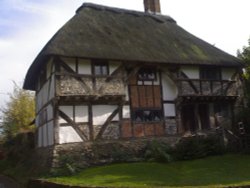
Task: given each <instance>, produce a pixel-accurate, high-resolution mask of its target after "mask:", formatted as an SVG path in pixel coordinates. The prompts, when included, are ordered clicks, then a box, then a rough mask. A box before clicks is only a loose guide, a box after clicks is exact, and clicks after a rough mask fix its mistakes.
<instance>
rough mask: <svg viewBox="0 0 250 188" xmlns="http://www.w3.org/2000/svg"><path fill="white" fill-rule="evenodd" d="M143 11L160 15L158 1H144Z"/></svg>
mask: <svg viewBox="0 0 250 188" xmlns="http://www.w3.org/2000/svg"><path fill="white" fill-rule="evenodd" d="M144 9H145V12H149V13H153V14H160V13H161V6H160V0H144Z"/></svg>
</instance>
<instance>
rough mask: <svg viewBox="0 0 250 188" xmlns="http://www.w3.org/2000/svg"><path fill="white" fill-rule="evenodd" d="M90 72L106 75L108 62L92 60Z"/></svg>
mask: <svg viewBox="0 0 250 188" xmlns="http://www.w3.org/2000/svg"><path fill="white" fill-rule="evenodd" d="M92 65H93V67H92V69H93V70H92V72H93V74H94V75H108V74H109V71H108V63H107V62H106V61H94V62H93V64H92Z"/></svg>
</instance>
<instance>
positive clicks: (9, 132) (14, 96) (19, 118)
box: [1, 83, 35, 141]
mask: <svg viewBox="0 0 250 188" xmlns="http://www.w3.org/2000/svg"><path fill="white" fill-rule="evenodd" d="M1 112H2V127H3V135H4V138H5V139H6V141H10V140H11V139H12V138H13V137H14V136H16V135H17V134H18V133H23V132H28V131H31V130H33V129H34V127H33V126H30V124H31V122H32V120H33V119H34V117H35V102H34V94H33V93H31V92H29V91H25V90H23V89H21V88H20V87H19V86H18V85H17V84H15V83H14V89H13V93H11V94H9V102H7V103H6V107H5V108H2V109H1Z"/></svg>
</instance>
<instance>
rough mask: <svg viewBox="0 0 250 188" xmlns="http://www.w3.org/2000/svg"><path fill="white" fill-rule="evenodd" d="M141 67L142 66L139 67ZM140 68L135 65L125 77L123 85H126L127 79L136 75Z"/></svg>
mask: <svg viewBox="0 0 250 188" xmlns="http://www.w3.org/2000/svg"><path fill="white" fill-rule="evenodd" d="M141 66H142V65H141ZM141 66H139V65H136V66H135V67H134V68H133V70H132V71H131V72H130V73H129V75H128V76H127V78H126V79H125V83H128V81H129V79H130V78H131V77H132V76H134V75H136V74H137V73H138V71H139V70H140V68H141Z"/></svg>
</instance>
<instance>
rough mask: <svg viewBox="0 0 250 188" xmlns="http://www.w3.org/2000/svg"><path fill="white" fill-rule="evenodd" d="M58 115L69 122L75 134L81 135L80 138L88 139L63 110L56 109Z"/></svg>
mask: <svg viewBox="0 0 250 188" xmlns="http://www.w3.org/2000/svg"><path fill="white" fill-rule="evenodd" d="M58 113H59V116H61V118H63V119H64V120H65V121H66V122H67V123H69V124H70V125H71V126H72V127H73V129H74V130H75V131H76V132H77V134H78V135H79V136H80V137H81V139H82V140H88V137H87V136H86V135H85V134H84V133H83V132H82V131H81V130H80V129H79V127H78V125H77V124H76V123H75V122H74V121H73V120H72V119H70V117H68V116H67V114H65V113H64V112H63V111H61V110H58Z"/></svg>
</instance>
